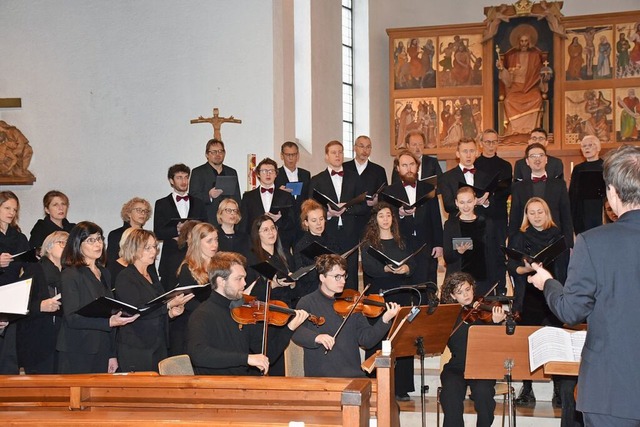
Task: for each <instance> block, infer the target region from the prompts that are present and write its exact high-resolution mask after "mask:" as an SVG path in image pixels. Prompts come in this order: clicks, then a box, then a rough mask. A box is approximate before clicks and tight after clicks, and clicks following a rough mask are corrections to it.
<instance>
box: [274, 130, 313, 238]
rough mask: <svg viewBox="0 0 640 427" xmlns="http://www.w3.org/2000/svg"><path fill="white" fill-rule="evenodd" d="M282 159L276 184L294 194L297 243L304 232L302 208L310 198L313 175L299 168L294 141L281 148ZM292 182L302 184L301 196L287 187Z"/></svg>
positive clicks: (298, 152) (297, 152)
mask: <svg viewBox="0 0 640 427" xmlns="http://www.w3.org/2000/svg"><path fill="white" fill-rule="evenodd" d="M280 158H281V159H282V162H283V163H282V166H281V167H280V168H279V169H278V175H277V176H276V180H275V182H274V184H275V186H276V187H277V188H279V189H281V190H285V191H288V192H289V193H292V195H293V198H294V200H295V203H294V208H295V209H294V211H293V216H294V220H295V232H296V238H295V240H296V241H297V240H298V239H299V238H300V237H302V234H303V231H302V227H301V226H300V207H301V206H302V202H304V201H305V200H307V199H308V198H309V182H310V181H311V173H310V172H309V171H308V170H306V169H302V168H300V167H298V161H299V160H300V150H299V149H298V144H296V143H295V142H293V141H286V142H285V143H283V144H282V146H281V147H280ZM290 182H301V183H302V190H301V192H300V194H299V195H295V194H293V190H291V189H289V188H287V187H286V185H287V184H288V183H290Z"/></svg>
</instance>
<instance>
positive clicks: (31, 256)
mask: <svg viewBox="0 0 640 427" xmlns="http://www.w3.org/2000/svg"><path fill="white" fill-rule="evenodd" d="M11 258H13V260H14V261H20V262H38V257H37V250H36V248H31V249H28V250H26V251H23V252H19V253H17V254H13V255H11Z"/></svg>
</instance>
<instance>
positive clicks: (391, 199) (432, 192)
mask: <svg viewBox="0 0 640 427" xmlns="http://www.w3.org/2000/svg"><path fill="white" fill-rule="evenodd" d="M380 195H381V196H382V199H383V200H384V201H385V202H387V203H390V204H392V205H393V206H395V207H397V208H401V207H403V206H404V208H405V209H407V210H408V209H413V208H417V207H420V206H422V205H424V204H425V203H427V201H428V200H430V199H433V198H434V197H435V196H436V189H435V187H433V186H432V189H431V190H429V191H428V192H427V193H426V194H425V195H424V196H422V197H420V198H419V199H417V200H416V201H415V203H412V204H409V202H405V201H404V200H401V199H398V198H397V197H395V196H392V195H391V194H387V193H385V192H384V191H383V192H382V193H380Z"/></svg>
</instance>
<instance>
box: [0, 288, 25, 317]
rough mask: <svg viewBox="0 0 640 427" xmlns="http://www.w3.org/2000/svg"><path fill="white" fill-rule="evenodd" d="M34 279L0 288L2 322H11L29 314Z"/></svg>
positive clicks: (0, 315)
mask: <svg viewBox="0 0 640 427" xmlns="http://www.w3.org/2000/svg"><path fill="white" fill-rule="evenodd" d="M31 281H32V279H26V280H20V281H19V282H14V283H9V284H7V285H4V286H0V321H5V322H8V321H11V320H14V319H16V318H18V317H21V316H24V315H26V314H28V313H29V295H30V294H31Z"/></svg>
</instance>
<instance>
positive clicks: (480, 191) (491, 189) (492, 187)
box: [458, 172, 511, 197]
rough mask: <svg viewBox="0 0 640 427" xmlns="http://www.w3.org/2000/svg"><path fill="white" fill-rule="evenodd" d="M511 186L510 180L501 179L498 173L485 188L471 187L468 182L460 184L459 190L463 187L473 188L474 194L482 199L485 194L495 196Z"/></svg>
mask: <svg viewBox="0 0 640 427" xmlns="http://www.w3.org/2000/svg"><path fill="white" fill-rule="evenodd" d="M510 185H511V183H510V182H509V180H508V179H503V180H501V179H500V172H497V173H496V174H495V175H494V176H493V177H492V178H491V181H489V183H488V184H487V185H485V186H483V187H478V186H474V185H469V184H467V183H466V182H463V181H460V182H458V189H460V188H462V187H471V188H472V189H473V192H474V193H476V197H482V196H483V195H484V193H489V194H490V195H491V194H494V193H495V192H496V191H497V190H502V189H505V188H508V187H509V186H510Z"/></svg>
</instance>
